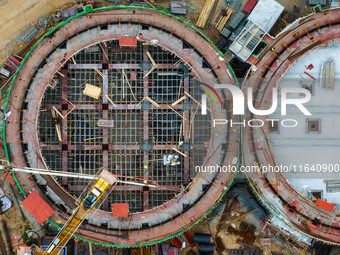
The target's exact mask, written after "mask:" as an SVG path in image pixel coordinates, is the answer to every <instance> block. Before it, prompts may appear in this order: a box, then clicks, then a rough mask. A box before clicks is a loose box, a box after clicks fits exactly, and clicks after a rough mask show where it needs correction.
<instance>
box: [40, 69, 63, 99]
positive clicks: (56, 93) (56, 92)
mask: <svg viewBox="0 0 340 255" xmlns="http://www.w3.org/2000/svg"><path fill="white" fill-rule="evenodd" d="M51 83H56V85H55V87H54V88H52V87H51V86H47V87H46V91H45V94H44V97H43V100H42V104H58V103H60V102H61V100H62V91H61V89H62V85H61V78H60V76H59V75H58V76H57V77H54V81H52V82H51ZM51 83H50V84H51Z"/></svg>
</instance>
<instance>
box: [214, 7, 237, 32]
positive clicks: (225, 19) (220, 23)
mask: <svg viewBox="0 0 340 255" xmlns="http://www.w3.org/2000/svg"><path fill="white" fill-rule="evenodd" d="M232 14H233V10H232V9H230V8H228V9H227V15H226V16H223V15H222V11H221V13H220V15H219V16H218V17H219V18H218V20H217V22H216V25H215V27H216V29H217V30H218V31H220V32H221V31H222V29H223V28H224V27H225V25H226V24H227V22H228V20H229V18H230V17H231V15H232Z"/></svg>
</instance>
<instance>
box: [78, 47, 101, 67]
mask: <svg viewBox="0 0 340 255" xmlns="http://www.w3.org/2000/svg"><path fill="white" fill-rule="evenodd" d="M74 60H75V61H76V63H77V64H101V63H102V60H103V52H102V50H101V48H100V46H99V45H95V46H91V47H89V48H86V49H84V50H83V51H81V52H79V53H78V54H76V55H75V56H74Z"/></svg>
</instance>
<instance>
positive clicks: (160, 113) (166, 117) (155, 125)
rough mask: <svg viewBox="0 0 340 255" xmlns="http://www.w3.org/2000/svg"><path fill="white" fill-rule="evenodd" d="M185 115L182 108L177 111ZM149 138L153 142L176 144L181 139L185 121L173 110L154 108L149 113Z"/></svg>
mask: <svg viewBox="0 0 340 255" xmlns="http://www.w3.org/2000/svg"><path fill="white" fill-rule="evenodd" d="M177 112H178V113H179V114H181V115H183V111H182V110H178V111H177ZM149 120H150V124H149V128H150V132H149V139H150V141H152V144H174V145H177V144H178V142H179V141H180V139H181V137H180V136H179V135H180V128H181V124H182V122H183V121H184V120H183V119H182V118H181V117H180V116H178V115H177V114H176V113H175V112H173V111H172V110H154V111H152V112H150V113H149Z"/></svg>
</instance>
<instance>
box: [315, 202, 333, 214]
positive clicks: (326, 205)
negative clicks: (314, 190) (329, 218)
mask: <svg viewBox="0 0 340 255" xmlns="http://www.w3.org/2000/svg"><path fill="white" fill-rule="evenodd" d="M316 205H317V206H319V207H321V208H322V209H325V210H327V211H334V208H335V204H331V203H328V202H327V201H323V200H321V199H318V200H316Z"/></svg>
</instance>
